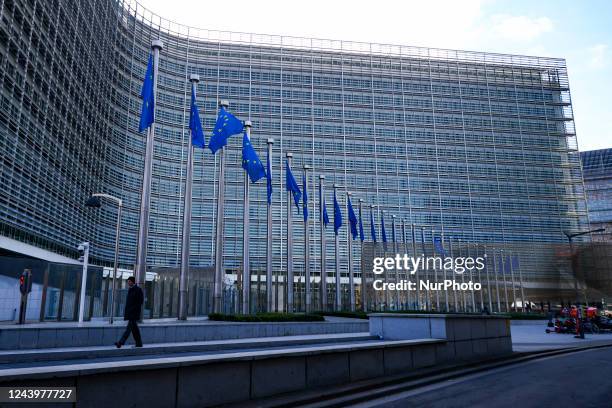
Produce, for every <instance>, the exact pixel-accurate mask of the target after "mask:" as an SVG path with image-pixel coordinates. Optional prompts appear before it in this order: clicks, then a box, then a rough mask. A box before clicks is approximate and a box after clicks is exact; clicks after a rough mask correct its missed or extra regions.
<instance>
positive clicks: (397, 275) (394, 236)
mask: <svg viewBox="0 0 612 408" xmlns="http://www.w3.org/2000/svg"><path fill="white" fill-rule="evenodd" d="M395 217H396V216H395V214H391V235H393V236H392V237H391V238H392V239H393V256H394V257H395V255H396V254H397V237H396V234H395ZM394 269H395V283H396V284H398V283H399V271H398V269H397V265H396V266H395V268H394ZM399 294H400V292H399V291H398V290H396V291H395V310H399V308H400V307H399V304H400V298H399Z"/></svg>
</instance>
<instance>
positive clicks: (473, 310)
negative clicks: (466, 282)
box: [465, 241, 476, 313]
mask: <svg viewBox="0 0 612 408" xmlns="http://www.w3.org/2000/svg"><path fill="white" fill-rule="evenodd" d="M465 244H466V249H467V256H468V257H469V256H470V241H467V242H466V243H465ZM470 281H471V282H474V272H472V269H470ZM470 292H471V294H472V313H476V297H475V295H474V285H472V290H471V291H470Z"/></svg>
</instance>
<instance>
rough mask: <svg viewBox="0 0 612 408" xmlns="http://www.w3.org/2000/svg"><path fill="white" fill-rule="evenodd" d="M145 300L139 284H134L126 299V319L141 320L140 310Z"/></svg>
mask: <svg viewBox="0 0 612 408" xmlns="http://www.w3.org/2000/svg"><path fill="white" fill-rule="evenodd" d="M143 302H144V294H143V293H142V289H140V287H139V286H136V285H134V286H132V287H131V288H130V289H129V290H128V294H127V300H126V301H125V314H124V316H123V318H124V320H140V311H141V309H142V303H143Z"/></svg>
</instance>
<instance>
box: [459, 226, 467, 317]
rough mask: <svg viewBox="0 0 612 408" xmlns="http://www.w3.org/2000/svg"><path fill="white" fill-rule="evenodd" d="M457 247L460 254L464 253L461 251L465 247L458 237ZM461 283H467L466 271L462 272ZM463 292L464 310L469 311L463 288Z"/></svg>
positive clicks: (461, 292)
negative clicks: (462, 246)
mask: <svg viewBox="0 0 612 408" xmlns="http://www.w3.org/2000/svg"><path fill="white" fill-rule="evenodd" d="M457 249H458V250H459V256H461V255H462V253H461V251H462V249H463V248H461V238H457ZM461 283H462V284H463V283H465V271H464V272H463V273H462V274H461ZM460 294H461V303H462V304H463V311H464V312H467V297H466V294H465V290H461V291H460Z"/></svg>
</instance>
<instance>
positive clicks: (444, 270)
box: [440, 231, 448, 312]
mask: <svg viewBox="0 0 612 408" xmlns="http://www.w3.org/2000/svg"><path fill="white" fill-rule="evenodd" d="M440 245H441V246H442V248H444V232H442V231H440ZM441 255H442V257H443V258H442V274H443V276H444V281H445V282H446V277H447V275H446V268H445V267H444V254H441ZM444 311H445V312H448V290H445V291H444Z"/></svg>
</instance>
